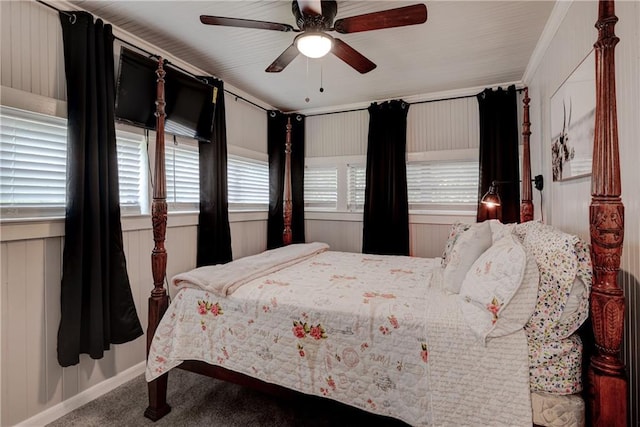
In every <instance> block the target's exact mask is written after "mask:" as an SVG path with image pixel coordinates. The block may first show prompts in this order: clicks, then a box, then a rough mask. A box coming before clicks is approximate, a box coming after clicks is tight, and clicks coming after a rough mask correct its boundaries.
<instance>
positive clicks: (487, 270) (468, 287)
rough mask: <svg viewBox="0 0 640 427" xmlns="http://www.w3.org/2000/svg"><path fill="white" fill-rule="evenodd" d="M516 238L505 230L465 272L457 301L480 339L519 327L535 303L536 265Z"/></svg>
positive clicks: (504, 333)
mask: <svg viewBox="0 0 640 427" xmlns="http://www.w3.org/2000/svg"><path fill="white" fill-rule="evenodd" d="M529 258H530V261H529V260H528V259H527V252H526V251H525V249H524V247H523V246H522V244H521V243H520V242H519V241H518V239H517V238H516V237H515V236H513V235H511V234H506V235H505V236H504V237H502V238H501V239H500V240H498V241H497V242H496V243H494V244H493V245H492V246H491V247H490V248H489V249H488V250H487V251H486V252H484V253H483V254H482V255H481V256H480V257H479V258H478V259H477V260H476V261H475V262H474V263H473V265H472V266H471V268H470V269H469V271H468V272H467V274H466V276H465V278H464V281H463V282H462V287H461V288H460V296H459V300H458V301H459V303H460V308H461V310H462V314H463V317H464V319H465V322H466V323H467V324H468V326H469V327H470V328H471V330H472V331H473V333H474V334H475V335H477V336H478V338H480V339H481V340H482V341H483V342H485V341H486V339H487V337H497V336H502V335H507V334H510V333H512V332H515V331H517V330H519V329H521V328H522V327H523V326H524V325H525V324H526V323H527V321H528V320H529V318H530V316H531V314H532V313H533V309H534V307H535V303H536V295H537V285H538V269H537V266H536V264H535V261H534V259H533V258H531V257H529Z"/></svg>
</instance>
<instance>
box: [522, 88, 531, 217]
mask: <svg viewBox="0 0 640 427" xmlns="http://www.w3.org/2000/svg"><path fill="white" fill-rule="evenodd" d="M530 101H531V99H530V98H529V88H524V98H523V99H522V102H523V103H524V106H523V107H522V108H523V111H522V202H521V203H520V222H527V221H532V220H533V202H532V198H531V193H532V191H531V154H530V151H529V137H530V136H531V122H530V121H529V102H530Z"/></svg>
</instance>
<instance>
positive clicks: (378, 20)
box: [333, 3, 427, 34]
mask: <svg viewBox="0 0 640 427" xmlns="http://www.w3.org/2000/svg"><path fill="white" fill-rule="evenodd" d="M426 21H427V6H425V5H424V4H422V3H420V4H414V5H413V6H405V7H399V8H396V9H388V10H383V11H381V12H373V13H366V14H364V15H357V16H351V17H349V18H343V19H338V20H337V21H336V22H335V23H334V24H333V27H334V30H336V31H337V32H339V33H342V34H349V33H357V32H360V31H371V30H381V29H383V28H394V27H403V26H405V25H415V24H423V23H425V22H426Z"/></svg>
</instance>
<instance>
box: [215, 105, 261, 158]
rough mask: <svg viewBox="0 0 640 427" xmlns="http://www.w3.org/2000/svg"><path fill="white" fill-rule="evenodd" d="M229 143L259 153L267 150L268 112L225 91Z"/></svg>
mask: <svg viewBox="0 0 640 427" xmlns="http://www.w3.org/2000/svg"><path fill="white" fill-rule="evenodd" d="M224 100H225V112H226V116H227V144H228V145H232V146H236V147H241V148H246V149H248V150H252V151H255V152H258V153H266V152H267V113H266V112H265V111H263V110H261V109H259V108H257V107H255V106H253V105H251V104H249V103H247V102H245V101H243V100H241V99H236V98H235V96H233V95H231V94H228V93H225V99H224Z"/></svg>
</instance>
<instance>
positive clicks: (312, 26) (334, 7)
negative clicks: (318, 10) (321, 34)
mask: <svg viewBox="0 0 640 427" xmlns="http://www.w3.org/2000/svg"><path fill="white" fill-rule="evenodd" d="M321 5H322V14H321V15H316V14H312V13H308V14H304V13H302V11H301V10H300V5H298V1H297V0H293V1H292V2H291V11H292V12H293V16H294V17H295V18H296V25H297V26H298V28H300V29H301V30H302V31H325V30H328V29H330V28H331V26H332V25H333V20H334V19H335V17H336V13H337V12H338V4H337V3H336V2H335V1H334V0H330V1H329V0H323V1H322V2H321Z"/></svg>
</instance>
